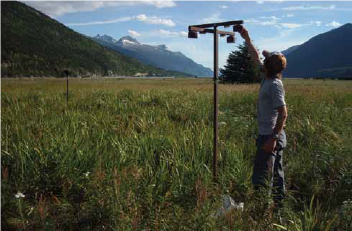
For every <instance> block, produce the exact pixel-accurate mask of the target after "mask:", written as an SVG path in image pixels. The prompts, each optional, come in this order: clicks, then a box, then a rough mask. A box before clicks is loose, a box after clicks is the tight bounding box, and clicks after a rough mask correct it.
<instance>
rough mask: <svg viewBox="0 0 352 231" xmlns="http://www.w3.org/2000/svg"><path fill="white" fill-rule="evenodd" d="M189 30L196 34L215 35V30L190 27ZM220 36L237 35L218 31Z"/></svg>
mask: <svg viewBox="0 0 352 231" xmlns="http://www.w3.org/2000/svg"><path fill="white" fill-rule="evenodd" d="M188 29H189V30H190V31H195V32H205V33H212V34H214V30H213V29H204V28H199V27H194V26H190V27H189V28H188ZM218 34H223V35H235V33H234V32H230V31H222V30H218Z"/></svg>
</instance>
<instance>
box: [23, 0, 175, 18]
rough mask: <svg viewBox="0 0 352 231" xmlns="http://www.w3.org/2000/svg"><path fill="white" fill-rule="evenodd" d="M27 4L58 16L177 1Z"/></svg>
mask: <svg viewBox="0 0 352 231" xmlns="http://www.w3.org/2000/svg"><path fill="white" fill-rule="evenodd" d="M25 4H27V5H29V6H32V7H33V8H35V9H37V10H39V11H41V12H43V13H45V14H47V15H49V16H51V17H58V16H62V15H64V14H68V13H75V12H84V11H95V10H97V9H100V8H103V7H118V6H136V5H141V4H144V5H151V6H155V7H156V8H165V7H175V6H176V3H175V2H174V1H172V0H164V1H150V0H139V1H117V2H111V1H105V2H104V1H28V2H27V1H26V2H25Z"/></svg>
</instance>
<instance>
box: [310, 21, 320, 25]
mask: <svg viewBox="0 0 352 231" xmlns="http://www.w3.org/2000/svg"><path fill="white" fill-rule="evenodd" d="M310 23H311V24H315V25H316V26H321V23H322V22H321V21H311V22H310Z"/></svg>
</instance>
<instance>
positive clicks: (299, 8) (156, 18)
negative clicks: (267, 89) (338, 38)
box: [25, 0, 352, 68]
mask: <svg viewBox="0 0 352 231" xmlns="http://www.w3.org/2000/svg"><path fill="white" fill-rule="evenodd" d="M25 3H26V4H28V5H30V6H32V7H34V8H36V9H38V10H40V11H41V12H43V13H45V14H47V15H49V16H50V17H52V18H54V19H55V20H57V21H59V22H61V23H63V24H65V25H66V26H68V27H70V28H71V29H73V30H75V31H77V32H79V33H81V34H85V35H88V36H95V35H97V34H100V35H103V34H107V35H110V36H112V37H113V38H115V39H119V38H120V37H122V36H125V35H131V36H132V37H134V38H136V39H137V40H138V41H139V42H140V43H145V44H150V45H160V44H165V45H166V46H167V47H168V48H169V49H170V50H172V51H180V52H182V53H183V54H185V55H186V56H188V57H189V58H191V59H193V60H194V61H196V62H197V63H200V64H202V65H204V66H206V67H209V68H213V43H212V40H213V37H212V35H211V34H206V35H200V36H199V38H198V39H188V38H187V32H188V26H189V25H194V24H202V23H212V22H222V21H230V20H244V26H245V27H246V28H248V30H249V33H250V36H251V38H252V40H253V41H254V44H255V45H256V46H257V47H258V48H259V49H260V50H263V49H268V50H272V51H273V50H277V51H281V50H284V49H287V48H289V47H291V46H293V45H298V44H302V43H304V42H306V41H308V40H309V39H310V38H311V37H313V36H315V35H318V34H321V33H324V32H327V31H329V30H332V29H334V28H337V27H339V26H341V25H343V24H345V23H351V22H352V2H351V1H350V2H348V1H323V2H321V1H309V2H307V1H290V2H288V1H278V0H276V1H171V0H170V1H165V0H164V1H149V0H143V1H115V2H114V1H106V2H103V1H88V2H87V1H85V2H83V1H79V2H78V1H75V2H67V1H66V2H63V1H47V2H44V1H36V2H25ZM219 29H224V28H219ZM230 29H231V28H226V29H224V30H230ZM236 38H237V40H236V43H235V44H227V43H226V37H225V38H220V40H219V66H220V67H222V66H223V65H224V64H226V59H227V57H228V54H229V53H230V52H231V51H233V50H235V49H236V47H237V46H238V44H241V43H242V42H243V40H242V39H241V38H240V36H239V34H237V35H236Z"/></svg>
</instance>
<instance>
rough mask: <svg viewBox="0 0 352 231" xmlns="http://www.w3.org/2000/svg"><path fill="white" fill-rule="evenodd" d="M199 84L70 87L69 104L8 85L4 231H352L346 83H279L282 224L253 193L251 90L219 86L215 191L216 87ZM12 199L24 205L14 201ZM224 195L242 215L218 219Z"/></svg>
mask: <svg viewBox="0 0 352 231" xmlns="http://www.w3.org/2000/svg"><path fill="white" fill-rule="evenodd" d="M204 83H207V82H206V81H205V80H177V79H174V80H139V81H136V80H133V81H132V80H105V81H103V80H101V81H97V80H85V81H84V80H80V81H79V80H73V81H72V86H71V90H72V91H71V92H70V98H69V103H68V104H66V98H65V94H64V92H65V88H64V87H63V86H65V85H64V82H60V81H58V80H45V81H44V80H41V81H38V80H34V81H32V82H31V81H29V80H17V81H16V80H7V81H6V80H3V81H2V84H3V88H2V96H1V104H2V105H1V109H2V112H1V171H2V187H1V190H2V192H1V210H2V227H3V228H5V229H6V228H12V229H18V230H21V229H25V230H144V229H147V230H150V229H153V230H154V229H155V230H219V229H223V230H283V229H286V230H331V229H335V230H341V229H345V228H347V227H348V219H346V213H348V210H346V208H345V207H346V204H347V206H350V204H349V203H350V202H348V199H350V195H351V170H350V169H351V144H350V140H351V126H350V125H351V124H350V122H351V120H350V118H351V111H352V109H351V108H352V91H351V89H352V88H351V86H352V85H351V83H350V82H346V81H345V82H343V81H324V82H323V81H302V80H301V81H292V80H291V81H286V82H285V88H286V96H287V100H286V101H287V104H288V112H289V119H288V121H287V126H286V133H287V136H288V148H287V150H286V151H285V153H284V164H285V171H286V172H285V174H286V184H287V189H288V192H287V198H286V200H285V206H284V209H283V210H282V213H281V216H278V215H274V214H272V213H271V212H270V211H269V212H268V211H266V212H264V215H263V216H262V215H260V214H262V212H263V211H260V210H263V209H262V207H263V206H262V204H263V199H260V198H259V199H258V198H257V197H256V196H255V194H254V192H253V190H252V187H251V181H250V179H251V173H252V166H253V158H254V154H255V138H256V135H257V123H256V103H257V90H258V86H257V85H240V86H236V85H231V86H227V85H226V86H220V102H219V110H220V112H219V121H220V128H219V136H220V137H219V143H220V144H219V163H218V164H219V165H218V168H219V182H218V183H215V182H213V180H212V172H211V169H212V140H213V123H212V116H213V115H212V92H211V89H212V87H211V85H209V86H206V87H203V84H204ZM341 83H342V84H341ZM194 89H195V90H194ZM17 192H22V193H23V194H24V195H25V198H16V197H15V194H16V193H17ZM223 194H229V195H230V196H231V197H233V198H234V199H235V201H236V202H240V201H243V202H244V203H245V209H244V211H243V212H240V211H233V212H231V213H229V214H227V215H226V216H224V217H221V218H217V219H215V218H213V217H212V214H213V213H214V212H215V211H216V210H217V209H218V208H219V206H220V205H221V195H223ZM346 201H347V202H346ZM344 202H345V207H343V206H344ZM346 211H347V212H346ZM349 211H350V210H349Z"/></svg>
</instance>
